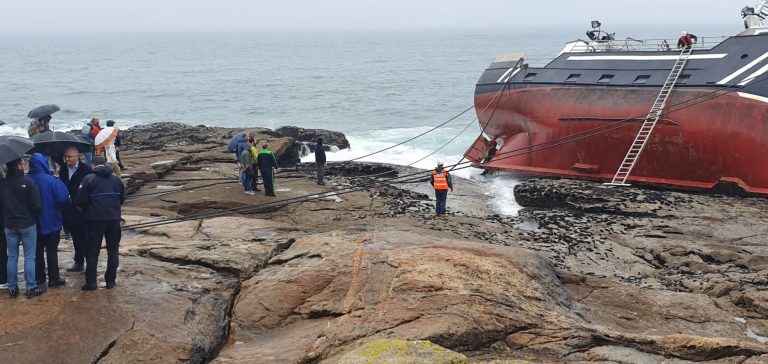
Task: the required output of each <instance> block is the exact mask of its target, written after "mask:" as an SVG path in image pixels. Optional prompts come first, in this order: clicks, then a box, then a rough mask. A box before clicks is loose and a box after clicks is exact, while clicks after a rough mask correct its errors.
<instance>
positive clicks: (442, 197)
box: [429, 162, 453, 216]
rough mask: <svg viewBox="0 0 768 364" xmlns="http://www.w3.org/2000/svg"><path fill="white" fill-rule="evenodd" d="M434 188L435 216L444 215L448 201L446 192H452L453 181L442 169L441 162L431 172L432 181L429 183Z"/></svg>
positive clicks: (446, 171)
mask: <svg viewBox="0 0 768 364" xmlns="http://www.w3.org/2000/svg"><path fill="white" fill-rule="evenodd" d="M429 183H430V184H431V185H432V186H433V187H434V188H435V200H437V203H436V205H435V214H436V215H437V216H444V215H445V212H446V211H445V203H446V201H447V200H448V190H449V189H450V190H451V192H453V181H452V180H451V175H450V174H449V173H448V170H446V169H445V168H443V162H437V168H435V169H433V170H432V179H431V180H430V182H429Z"/></svg>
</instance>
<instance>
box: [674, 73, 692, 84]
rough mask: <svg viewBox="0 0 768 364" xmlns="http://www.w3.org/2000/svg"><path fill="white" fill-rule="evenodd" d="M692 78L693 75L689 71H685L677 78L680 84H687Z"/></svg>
mask: <svg viewBox="0 0 768 364" xmlns="http://www.w3.org/2000/svg"><path fill="white" fill-rule="evenodd" d="M690 79H691V75H690V74H688V73H683V74H682V75H680V77H678V78H677V83H679V84H686V83H688V80H690Z"/></svg>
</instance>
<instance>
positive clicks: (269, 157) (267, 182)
mask: <svg viewBox="0 0 768 364" xmlns="http://www.w3.org/2000/svg"><path fill="white" fill-rule="evenodd" d="M236 153H237V163H238V166H239V168H240V184H241V185H242V186H243V190H244V191H245V193H246V194H248V195H255V194H256V192H254V191H261V190H260V189H259V186H258V180H259V174H261V181H262V185H263V186H264V195H265V196H273V197H274V196H275V174H277V173H279V172H280V168H279V166H278V165H277V158H275V154H274V153H272V151H271V150H270V149H269V143H262V144H261V149H258V148H257V147H256V143H255V140H254V136H253V134H249V133H242V141H241V142H239V143H238V144H237V151H236Z"/></svg>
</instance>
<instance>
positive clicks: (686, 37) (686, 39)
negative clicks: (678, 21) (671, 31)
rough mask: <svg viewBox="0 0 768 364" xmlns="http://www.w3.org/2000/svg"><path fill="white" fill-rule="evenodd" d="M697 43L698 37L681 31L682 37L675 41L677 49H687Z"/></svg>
mask: <svg viewBox="0 0 768 364" xmlns="http://www.w3.org/2000/svg"><path fill="white" fill-rule="evenodd" d="M698 41H699V37H697V36H696V35H694V34H691V33H688V32H686V31H683V35H681V36H680V39H678V40H677V48H688V47H691V46H693V45H694V44H696V42H698Z"/></svg>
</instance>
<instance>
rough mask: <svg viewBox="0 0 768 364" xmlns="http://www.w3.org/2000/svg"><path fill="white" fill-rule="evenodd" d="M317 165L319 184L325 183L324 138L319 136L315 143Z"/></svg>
mask: <svg viewBox="0 0 768 364" xmlns="http://www.w3.org/2000/svg"><path fill="white" fill-rule="evenodd" d="M315 166H316V167H317V184H319V185H321V186H322V185H324V184H325V182H323V178H324V177H325V149H324V148H323V138H317V143H315Z"/></svg>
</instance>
